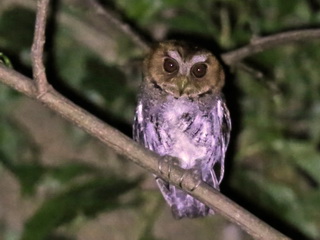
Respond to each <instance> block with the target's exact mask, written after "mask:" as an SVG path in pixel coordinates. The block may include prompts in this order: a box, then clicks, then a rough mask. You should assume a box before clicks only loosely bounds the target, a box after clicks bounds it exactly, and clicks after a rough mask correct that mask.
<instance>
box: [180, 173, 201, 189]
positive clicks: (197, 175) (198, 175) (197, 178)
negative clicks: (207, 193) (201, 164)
mask: <svg viewBox="0 0 320 240" xmlns="http://www.w3.org/2000/svg"><path fill="white" fill-rule="evenodd" d="M187 175H191V177H192V178H193V179H194V180H195V181H194V182H195V183H194V184H193V185H191V186H189V184H188V185H186V184H183V181H184V179H185V178H186V177H187ZM201 182H202V175H201V172H200V170H199V169H197V168H191V169H187V170H186V171H185V172H184V174H183V175H182V176H181V178H180V180H179V186H180V187H181V188H182V189H185V190H187V191H189V192H193V191H194V190H195V189H196V188H197V187H199V185H200V184H201Z"/></svg>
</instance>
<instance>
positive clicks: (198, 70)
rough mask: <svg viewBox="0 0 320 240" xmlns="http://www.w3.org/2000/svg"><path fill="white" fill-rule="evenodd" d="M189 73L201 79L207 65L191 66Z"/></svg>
mask: <svg viewBox="0 0 320 240" xmlns="http://www.w3.org/2000/svg"><path fill="white" fill-rule="evenodd" d="M191 72H192V74H193V76H195V77H196V78H202V77H203V76H204V75H206V73H207V65H206V64H205V63H197V64H195V65H193V67H192V69H191Z"/></svg>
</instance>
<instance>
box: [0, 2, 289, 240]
mask: <svg viewBox="0 0 320 240" xmlns="http://www.w3.org/2000/svg"><path fill="white" fill-rule="evenodd" d="M48 3H49V0H40V1H38V10H37V18H36V27H35V37H34V42H33V47H32V55H33V70H34V79H35V81H34V80H32V79H29V78H27V77H25V76H23V75H21V74H20V73H18V72H16V71H14V70H12V69H9V68H7V67H5V66H3V65H1V64H0V80H1V81H2V82H3V83H5V84H7V85H8V86H10V87H12V88H14V89H15V90H17V91H19V92H21V93H23V94H25V95H27V96H29V97H31V98H34V99H37V100H38V101H40V102H42V103H43V104H44V105H45V106H47V107H48V108H50V109H52V110H53V111H54V112H56V113H58V114H60V115H61V116H62V117H63V118H65V119H67V120H68V121H70V122H71V123H73V124H75V125H77V126H78V127H79V128H81V129H83V130H84V131H86V132H87V133H89V134H90V135H92V136H94V137H96V138H98V139H99V140H100V141H102V142H103V143H105V144H106V145H108V146H109V147H111V148H112V149H113V150H114V151H116V152H117V153H118V154H121V155H124V156H126V157H127V158H129V159H131V160H132V161H133V162H135V163H136V164H138V165H140V166H141V167H143V168H145V169H147V170H148V171H150V172H152V173H153V174H156V175H158V176H159V177H161V178H163V179H164V180H166V181H168V182H170V183H172V184H174V185H176V186H178V187H179V186H180V187H182V188H183V189H184V190H185V191H187V192H189V193H190V194H191V195H193V196H194V197H196V198H197V199H199V200H200V201H202V202H204V203H205V204H206V205H208V206H209V207H211V208H212V209H214V210H215V211H216V212H217V213H220V214H221V215H223V216H225V217H226V218H227V219H229V220H230V221H231V222H234V223H236V224H238V225H239V226H240V227H241V228H242V229H244V230H245V231H246V232H248V233H249V234H250V235H251V236H253V237H254V238H256V239H268V240H272V239H274V240H275V239H288V238H287V237H286V236H284V235H283V234H281V233H280V232H278V231H277V230H275V229H273V228H272V227H270V226H269V225H267V224H266V223H264V222H262V221H261V220H259V219H258V218H257V217H255V216H254V215H252V214H251V213H249V212H248V211H246V210H245V209H243V208H242V207H240V206H239V205H237V204H236V203H235V202H233V201H232V200H230V199H228V198H227V197H226V196H224V195H223V194H221V193H220V192H218V191H216V190H215V189H213V188H212V187H210V186H209V185H207V184H206V183H204V182H203V181H200V182H199V180H197V179H195V178H194V177H193V176H192V175H191V174H186V171H185V170H184V169H182V168H180V167H178V166H170V167H168V166H167V167H163V168H162V169H161V173H160V171H159V166H158V162H159V160H160V158H159V156H157V155H156V154H155V153H154V152H151V151H149V150H147V149H145V148H143V147H142V146H140V145H139V144H138V143H136V142H134V141H133V140H131V139H130V138H128V137H127V136H125V135H124V134H122V133H121V132H119V131H118V130H116V129H114V128H112V127H110V126H109V125H108V124H106V123H104V122H102V121H101V120H99V119H98V118H96V117H95V116H93V115H91V114H90V113H88V112H87V111H85V110H84V109H81V108H80V107H78V106H77V105H75V104H74V103H72V102H71V101H70V100H68V99H67V98H65V97H64V96H62V95H61V94H59V93H58V92H57V91H55V90H54V89H53V88H51V87H50V85H49V84H48V82H47V77H46V74H45V69H44V64H43V46H44V38H45V37H44V33H45V30H44V29H45V25H46V15H47V8H48ZM39 94H40V96H41V97H39ZM169 173H170V174H169ZM169 175H170V177H169ZM181 179H183V181H182V182H181Z"/></svg>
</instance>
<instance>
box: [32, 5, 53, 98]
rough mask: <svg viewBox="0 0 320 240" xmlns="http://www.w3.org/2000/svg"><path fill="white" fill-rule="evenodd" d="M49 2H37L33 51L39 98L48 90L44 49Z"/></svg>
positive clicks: (33, 64) (34, 76)
mask: <svg viewBox="0 0 320 240" xmlns="http://www.w3.org/2000/svg"><path fill="white" fill-rule="evenodd" d="M48 6H49V0H41V1H38V2H37V16H36V23H35V31H34V38H33V44H32V49H31V55H32V68H33V78H34V80H35V81H36V86H37V91H38V94H39V95H38V96H39V97H40V96H41V95H42V94H45V92H46V91H47V88H48V86H49V85H48V81H47V76H46V73H45V71H46V70H45V67H44V64H43V47H44V43H45V29H46V28H45V25H46V18H47V15H48Z"/></svg>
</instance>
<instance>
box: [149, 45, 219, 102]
mask: <svg viewBox="0 0 320 240" xmlns="http://www.w3.org/2000/svg"><path fill="white" fill-rule="evenodd" d="M144 75H145V81H149V82H150V83H152V84H156V85H157V86H158V87H160V88H161V89H162V90H164V91H166V92H167V93H169V94H172V95H173V96H174V97H181V96H188V97H196V96H199V95H201V94H205V93H208V92H214V93H215V92H219V91H221V88H222V87H223V85H224V72H223V68H222V66H221V64H220V63H219V61H218V60H217V58H216V57H215V56H214V55H213V54H212V53H210V52H209V51H208V50H205V49H201V48H198V47H196V46H192V45H190V44H188V43H186V42H180V41H165V42H160V43H158V44H157V45H156V46H155V47H154V48H153V50H152V51H151V52H150V54H149V55H148V56H147V57H146V59H145V61H144Z"/></svg>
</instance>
